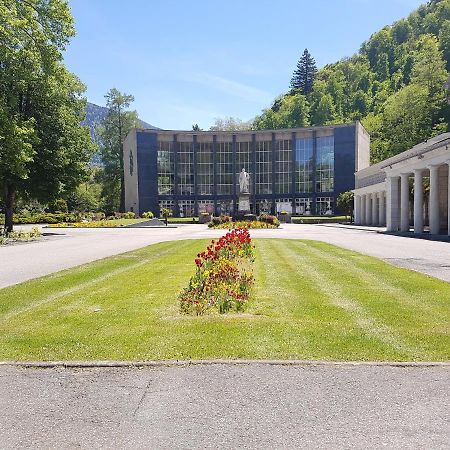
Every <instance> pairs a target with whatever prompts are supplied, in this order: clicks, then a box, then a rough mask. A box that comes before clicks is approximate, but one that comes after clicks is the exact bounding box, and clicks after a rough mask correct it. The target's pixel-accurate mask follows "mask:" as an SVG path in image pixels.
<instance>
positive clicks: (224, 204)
mask: <svg viewBox="0 0 450 450" xmlns="http://www.w3.org/2000/svg"><path fill="white" fill-rule="evenodd" d="M232 212H233V200H219V201H218V202H217V214H218V215H219V216H220V215H221V214H226V215H231V214H232Z"/></svg>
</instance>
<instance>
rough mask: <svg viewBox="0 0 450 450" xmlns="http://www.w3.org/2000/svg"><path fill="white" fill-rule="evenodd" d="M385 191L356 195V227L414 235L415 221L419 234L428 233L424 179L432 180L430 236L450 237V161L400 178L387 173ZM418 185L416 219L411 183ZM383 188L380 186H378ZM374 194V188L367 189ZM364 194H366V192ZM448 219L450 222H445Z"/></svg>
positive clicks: (415, 191) (412, 171) (414, 171)
mask: <svg viewBox="0 0 450 450" xmlns="http://www.w3.org/2000/svg"><path fill="white" fill-rule="evenodd" d="M386 175H387V176H386V181H385V190H384V191H376V192H366V193H360V194H358V190H356V192H355V223H356V224H360V225H368V226H384V225H386V229H387V231H394V232H395V231H401V232H408V231H410V225H411V219H413V224H412V225H413V230H414V233H415V234H421V233H423V232H424V223H425V220H424V218H425V209H424V183H423V182H424V176H426V177H428V176H429V180H430V183H429V185H430V188H429V189H430V190H429V200H428V222H429V231H430V234H440V233H441V232H443V233H446V234H448V235H449V236H450V213H449V212H450V182H449V180H450V161H449V162H446V163H445V164H432V165H428V166H426V167H423V168H418V169H412V170H411V171H405V172H403V173H400V174H396V175H391V174H390V173H389V171H387V172H386ZM410 177H413V181H414V189H413V192H414V202H413V212H414V213H413V216H412V217H411V211H410V208H411V205H410V195H409V192H410V191H409V179H410ZM378 186H379V185H378ZM364 190H365V191H367V190H370V186H369V187H366V188H364ZM360 191H363V190H362V189H361V190H360ZM445 218H446V220H445Z"/></svg>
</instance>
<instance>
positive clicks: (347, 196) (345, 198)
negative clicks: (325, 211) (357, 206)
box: [336, 191, 354, 216]
mask: <svg viewBox="0 0 450 450" xmlns="http://www.w3.org/2000/svg"><path fill="white" fill-rule="evenodd" d="M353 197H354V196H353V192H350V191H347V192H341V193H340V194H339V196H338V198H337V201H336V206H337V207H338V208H339V209H340V210H341V211H342V212H343V213H344V214H345V215H347V216H352V215H353Z"/></svg>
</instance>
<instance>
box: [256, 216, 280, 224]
mask: <svg viewBox="0 0 450 450" xmlns="http://www.w3.org/2000/svg"><path fill="white" fill-rule="evenodd" d="M259 221H260V222H264V223H269V224H271V225H275V226H276V227H279V226H280V221H279V220H278V219H277V218H276V217H275V216H272V215H271V214H261V215H260V216H259Z"/></svg>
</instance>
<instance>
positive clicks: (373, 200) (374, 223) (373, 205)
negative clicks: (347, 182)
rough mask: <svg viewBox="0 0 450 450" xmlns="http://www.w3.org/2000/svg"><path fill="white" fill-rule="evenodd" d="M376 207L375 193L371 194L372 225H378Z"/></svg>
mask: <svg viewBox="0 0 450 450" xmlns="http://www.w3.org/2000/svg"><path fill="white" fill-rule="evenodd" d="M377 207H378V205H377V193H376V192H374V193H373V194H372V225H373V226H377V225H378V208H377Z"/></svg>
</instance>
